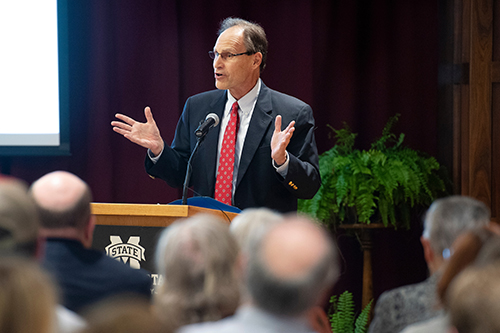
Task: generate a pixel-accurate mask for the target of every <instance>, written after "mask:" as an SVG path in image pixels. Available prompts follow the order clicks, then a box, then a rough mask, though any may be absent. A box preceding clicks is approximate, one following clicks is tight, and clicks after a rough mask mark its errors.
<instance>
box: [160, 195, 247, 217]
mask: <svg viewBox="0 0 500 333" xmlns="http://www.w3.org/2000/svg"><path fill="white" fill-rule="evenodd" d="M168 204H169V205H182V199H179V200H175V201H172V202H170V203H168ZM187 204H188V205H189V206H195V207H201V208H209V209H215V210H220V211H223V212H229V213H237V214H239V213H241V209H239V208H237V207H234V206H229V205H226V204H225V203H222V202H220V201H217V200H215V199H214V198H211V197H192V198H188V199H187Z"/></svg>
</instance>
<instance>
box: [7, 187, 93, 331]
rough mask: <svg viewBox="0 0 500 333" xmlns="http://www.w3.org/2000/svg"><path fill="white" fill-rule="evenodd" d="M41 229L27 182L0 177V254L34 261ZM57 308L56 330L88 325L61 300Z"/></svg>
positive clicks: (73, 328)
mask: <svg viewBox="0 0 500 333" xmlns="http://www.w3.org/2000/svg"><path fill="white" fill-rule="evenodd" d="M38 231H39V220H38V214H37V210H36V206H35V202H34V201H33V199H32V198H31V197H30V196H29V195H28V187H27V185H26V184H25V183H24V182H22V181H21V180H18V179H16V178H13V177H10V178H8V179H7V180H5V179H2V181H0V257H1V258H4V257H8V256H22V257H24V258H27V259H30V260H33V261H35V260H36V258H37V257H40V249H41V244H40V238H39V237H38ZM43 278H44V277H43V275H42V279H43ZM49 287H50V286H49ZM34 295H36V294H34ZM55 311H56V314H57V327H56V329H57V330H56V331H57V332H59V333H70V332H77V331H78V330H79V329H81V328H83V327H84V326H85V323H84V321H83V319H82V318H80V317H79V316H78V315H76V314H75V313H74V312H72V311H70V310H68V309H67V308H65V307H63V306H61V305H59V304H58V305H57V307H56V309H55Z"/></svg>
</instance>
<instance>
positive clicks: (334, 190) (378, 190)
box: [298, 114, 449, 228]
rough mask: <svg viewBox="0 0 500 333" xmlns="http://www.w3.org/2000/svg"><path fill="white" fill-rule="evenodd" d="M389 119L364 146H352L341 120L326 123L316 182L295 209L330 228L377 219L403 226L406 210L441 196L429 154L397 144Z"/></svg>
mask: <svg viewBox="0 0 500 333" xmlns="http://www.w3.org/2000/svg"><path fill="white" fill-rule="evenodd" d="M398 118H399V114H397V115H395V116H394V117H392V118H390V119H389V121H388V122H387V124H386V126H385V127H384V129H383V131H382V136H381V137H380V138H379V139H378V140H376V141H375V142H373V143H372V145H371V148H370V149H369V150H358V149H354V143H355V139H356V136H357V134H356V133H352V131H351V129H350V128H349V127H348V125H347V124H345V123H344V128H342V129H340V130H336V129H334V128H332V127H330V128H331V129H332V130H333V132H334V134H335V139H336V144H335V146H334V147H333V148H331V149H330V150H328V151H326V152H324V153H323V154H321V155H320V157H319V168H320V175H321V179H322V185H321V187H320V189H319V191H318V193H317V194H316V195H315V196H314V198H312V199H310V200H299V209H298V210H299V211H300V212H303V213H306V214H309V215H311V216H312V217H314V218H316V219H318V220H320V221H322V222H323V223H325V224H326V225H329V226H333V227H334V228H335V227H336V226H338V225H340V224H344V223H356V224H370V223H375V222H378V223H383V225H384V226H385V227H387V226H389V225H392V226H394V227H396V228H397V227H404V228H409V226H410V209H411V208H412V207H414V206H416V205H421V206H427V205H429V204H430V203H431V202H432V201H433V200H434V199H436V198H437V197H440V196H443V195H445V194H446V186H447V185H448V183H449V182H448V181H447V177H446V176H445V174H444V169H443V168H442V167H441V166H440V164H439V163H438V162H437V161H436V159H435V158H434V157H431V156H428V155H426V154H424V153H422V152H419V151H416V150H413V149H410V148H408V147H406V146H404V145H403V140H404V134H402V133H401V134H400V135H399V137H397V136H396V135H395V134H393V133H392V131H391V130H392V127H393V125H394V124H395V123H396V122H397V120H398Z"/></svg>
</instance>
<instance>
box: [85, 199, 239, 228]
mask: <svg viewBox="0 0 500 333" xmlns="http://www.w3.org/2000/svg"><path fill="white" fill-rule="evenodd" d="M91 208H92V214H94V215H95V216H96V219H97V220H96V224H98V225H119V226H142V227H166V226H168V225H170V224H171V223H173V222H174V221H176V220H178V219H181V218H186V217H189V216H193V215H195V214H199V213H206V214H214V215H217V216H219V217H220V218H221V219H222V220H224V221H226V222H227V223H230V222H231V221H232V219H233V218H234V217H235V216H236V215H238V214H237V213H230V212H225V211H221V210H215V209H209V208H202V207H196V206H189V205H151V204H149V205H148V204H110V203H91Z"/></svg>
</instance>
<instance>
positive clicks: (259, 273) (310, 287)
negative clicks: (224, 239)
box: [246, 217, 339, 317]
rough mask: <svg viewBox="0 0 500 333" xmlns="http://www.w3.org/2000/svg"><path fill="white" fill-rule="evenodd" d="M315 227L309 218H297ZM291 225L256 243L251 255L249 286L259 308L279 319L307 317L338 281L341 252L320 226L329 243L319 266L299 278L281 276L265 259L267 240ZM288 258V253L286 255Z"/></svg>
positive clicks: (284, 225) (279, 225)
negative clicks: (339, 253) (304, 315)
mask: <svg viewBox="0 0 500 333" xmlns="http://www.w3.org/2000/svg"><path fill="white" fill-rule="evenodd" d="M294 219H296V221H300V220H301V221H303V222H304V221H305V222H309V223H311V224H313V222H311V221H309V220H307V219H306V218H304V217H302V218H294ZM289 223H290V222H284V223H280V224H278V225H276V226H274V227H273V228H271V229H269V231H268V232H267V233H266V235H264V237H262V238H261V239H258V240H254V242H253V244H252V250H251V252H250V255H249V260H248V268H247V276H246V283H247V288H248V290H249V292H250V295H251V297H252V299H253V301H254V302H255V303H256V305H257V306H258V307H260V308H262V309H263V310H265V311H268V312H270V313H273V314H276V315H284V316H290V317H292V316H296V315H300V314H302V313H304V312H305V311H307V310H308V309H310V308H311V307H313V306H314V305H316V303H317V302H318V299H319V298H320V297H321V296H322V294H323V293H325V292H326V291H327V290H329V289H330V288H331V287H333V284H334V282H335V281H336V279H337V278H338V273H339V268H338V259H337V250H336V247H335V246H334V242H333V241H332V240H331V239H330V237H329V235H328V234H327V233H326V231H325V230H323V228H321V227H320V226H318V225H316V226H315V227H317V228H318V229H319V230H320V232H321V235H322V238H323V240H322V241H324V242H325V247H324V248H325V250H324V251H323V254H322V257H321V258H318V260H317V262H316V264H315V265H314V266H312V267H311V268H310V269H308V271H307V272H305V274H302V275H301V276H299V277H286V278H285V277H282V276H281V277H280V276H277V275H276V274H275V273H274V272H273V270H272V268H271V267H270V265H269V263H268V262H267V261H266V260H265V259H264V254H263V247H264V243H265V242H266V240H267V236H268V235H269V234H270V233H271V232H272V231H273V230H274V229H276V228H279V227H283V228H287V227H289V226H287V224H289ZM283 255H284V256H286V255H287V254H286V253H283Z"/></svg>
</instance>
